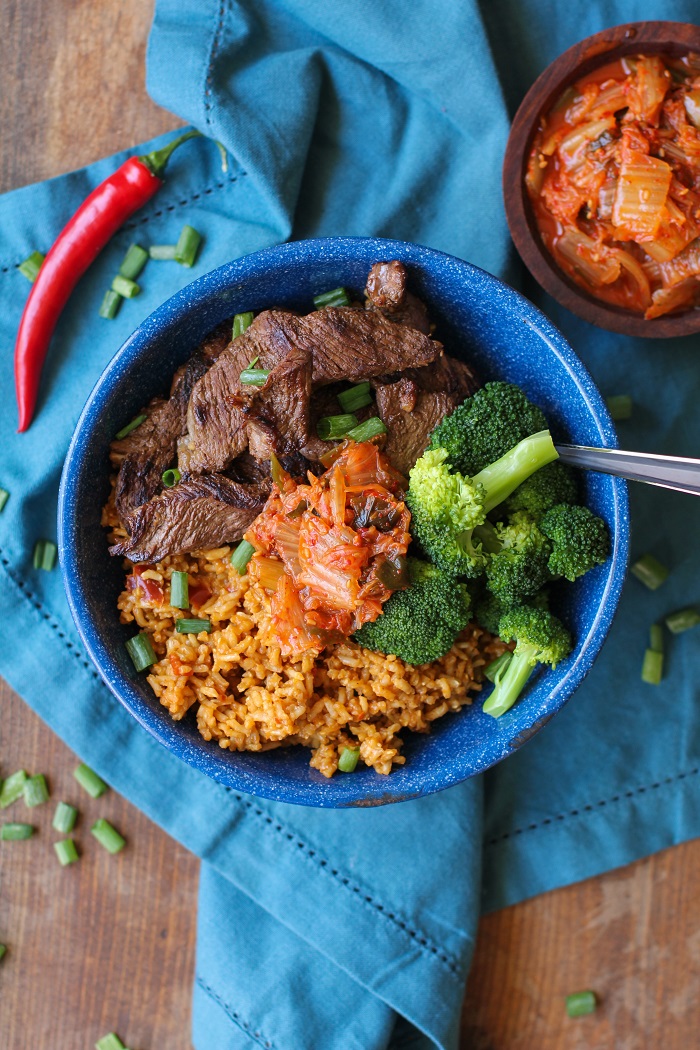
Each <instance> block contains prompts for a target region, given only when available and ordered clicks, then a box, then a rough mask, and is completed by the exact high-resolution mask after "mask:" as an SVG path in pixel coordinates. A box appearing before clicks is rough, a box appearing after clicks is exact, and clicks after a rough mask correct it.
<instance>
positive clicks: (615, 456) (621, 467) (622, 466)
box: [556, 445, 700, 496]
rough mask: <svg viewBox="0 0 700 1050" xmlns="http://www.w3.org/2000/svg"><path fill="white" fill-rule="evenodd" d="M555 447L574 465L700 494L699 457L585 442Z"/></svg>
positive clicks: (629, 479)
mask: <svg viewBox="0 0 700 1050" xmlns="http://www.w3.org/2000/svg"><path fill="white" fill-rule="evenodd" d="M556 449H557V452H558V453H559V456H560V458H561V461H562V462H563V463H569V464H570V465H571V466H572V467H583V468H584V470H599V471H601V472H602V473H603V474H614V475H615V476H616V477H618V478H627V480H628V481H643V482H645V483H646V484H647V485H658V486H660V487H661V488H664V489H675V490H676V492H688V493H690V494H691V495H693V496H700V459H691V458H689V457H685V456H660V455H656V454H652V453H647V452H623V451H622V450H621V449H617V448H587V447H585V446H583V445H557V446H556Z"/></svg>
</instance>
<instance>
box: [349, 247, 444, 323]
mask: <svg viewBox="0 0 700 1050" xmlns="http://www.w3.org/2000/svg"><path fill="white" fill-rule="evenodd" d="M365 295H366V296H367V302H366V304H365V306H366V308H367V309H368V310H379V311H381V313H383V314H384V316H385V317H388V318H389V320H390V321H394V323H396V324H402V325H406V326H407V327H409V328H416V329H417V330H418V331H419V332H424V333H425V334H426V335H429V334H430V319H429V317H428V311H427V308H426V306H425V303H424V302H422V301H421V300H420V299H418V298H417V297H416V296H415V295H412V294H411V292H408V291H406V267H405V266H404V264H403V263H402V262H399V260H398V259H392V261H391V262H378V263H375V264H374V266H373V267H372V269H371V270H370V271H369V276H368V277H367V286H366V288H365Z"/></svg>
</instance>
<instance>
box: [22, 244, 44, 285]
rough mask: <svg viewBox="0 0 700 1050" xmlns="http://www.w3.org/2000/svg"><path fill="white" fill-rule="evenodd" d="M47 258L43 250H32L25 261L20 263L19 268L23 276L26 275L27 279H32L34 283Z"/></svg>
mask: <svg viewBox="0 0 700 1050" xmlns="http://www.w3.org/2000/svg"><path fill="white" fill-rule="evenodd" d="M45 258H46V256H45V255H42V254H41V252H32V254H31V255H28V256H27V258H26V259H25V260H24V262H21V263H20V264H19V266H18V267H17V269H18V270H19V272H20V273H21V274H22V276H23V277H26V278H27V280H28V281H31V282H32V284H33V283H34V281H36V278H37V274H38V273H39V270H40V269H41V264H42V263H43V261H44V259H45Z"/></svg>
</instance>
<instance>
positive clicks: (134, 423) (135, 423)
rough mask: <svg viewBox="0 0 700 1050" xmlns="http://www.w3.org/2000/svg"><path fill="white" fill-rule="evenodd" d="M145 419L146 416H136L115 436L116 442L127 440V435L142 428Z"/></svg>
mask: <svg viewBox="0 0 700 1050" xmlns="http://www.w3.org/2000/svg"><path fill="white" fill-rule="evenodd" d="M145 419H146V416H145V415H140V416H134V418H133V419H132V420H131V422H130V423H127V424H126V426H125V427H122V428H121V430H118V431H117V433H116V434H115V435H114V438H115V441H121V439H122V438H125V437H126V435H127V434H130V433H131V432H132V430H136V429H137V428H138V427H140V426H141V424H142V423H143V422H144V421H145Z"/></svg>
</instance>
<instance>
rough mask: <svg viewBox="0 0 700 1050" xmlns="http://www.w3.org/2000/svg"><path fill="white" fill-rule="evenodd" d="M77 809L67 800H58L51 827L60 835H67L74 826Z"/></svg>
mask: <svg viewBox="0 0 700 1050" xmlns="http://www.w3.org/2000/svg"><path fill="white" fill-rule="evenodd" d="M77 819H78V811H77V809H76V808H75V806H71V805H70V803H69V802H59V803H58V805H57V806H56V812H55V813H54V815H53V821H52V822H51V827H52V828H53V829H54V830H55V831H58V832H60V834H61V835H69V834H70V833H71V831H72V830H73V828H74V827H75V822H76V820H77Z"/></svg>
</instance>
